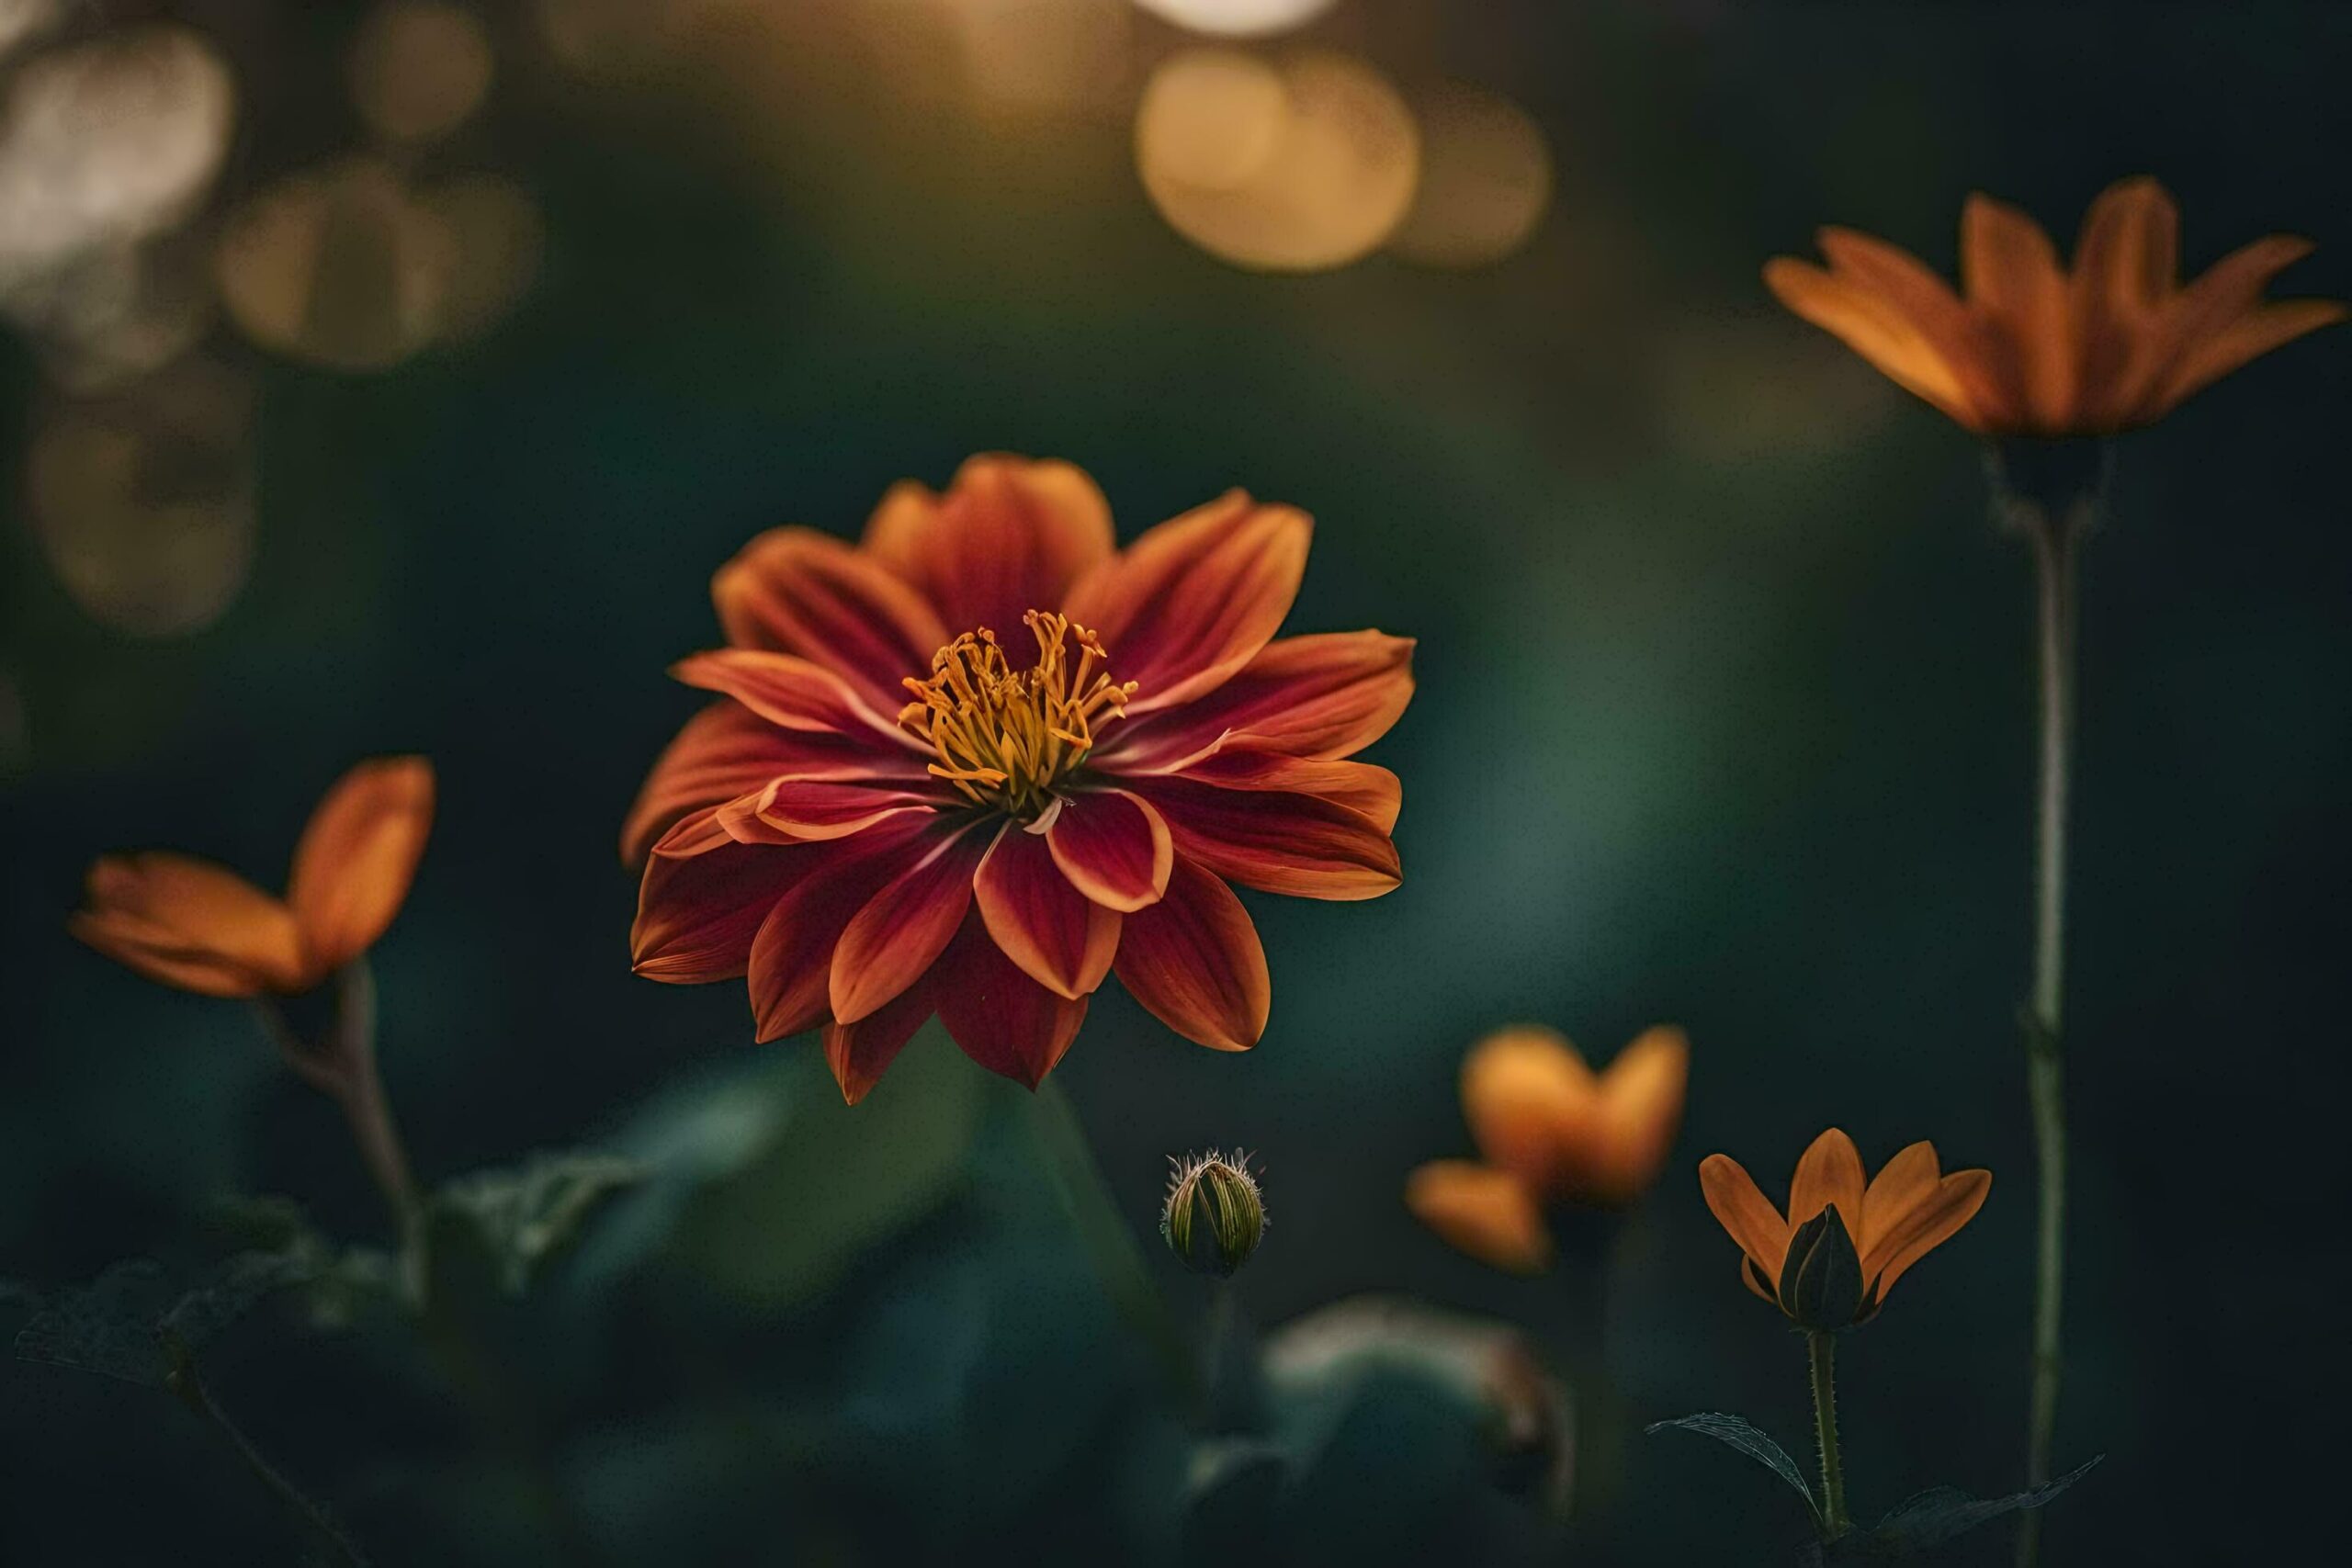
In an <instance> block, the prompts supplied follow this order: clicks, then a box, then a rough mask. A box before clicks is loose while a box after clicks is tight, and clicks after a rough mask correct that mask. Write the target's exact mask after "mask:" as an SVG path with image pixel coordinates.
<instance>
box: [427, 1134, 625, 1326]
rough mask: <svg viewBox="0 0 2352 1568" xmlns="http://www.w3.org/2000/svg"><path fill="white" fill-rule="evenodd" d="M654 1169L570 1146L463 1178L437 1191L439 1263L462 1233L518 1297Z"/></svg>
mask: <svg viewBox="0 0 2352 1568" xmlns="http://www.w3.org/2000/svg"><path fill="white" fill-rule="evenodd" d="M647 1174H648V1172H647V1168H646V1167H645V1166H643V1165H642V1164H640V1163H639V1162H638V1161H636V1160H633V1159H624V1158H621V1157H619V1156H615V1155H607V1154H600V1153H597V1152H595V1151H594V1150H567V1151H564V1152H562V1153H555V1154H538V1155H533V1156H531V1157H530V1158H528V1159H527V1160H526V1161H524V1162H523V1163H522V1164H521V1165H519V1166H515V1167H513V1168H508V1169H503V1170H488V1171H479V1172H476V1173H475V1174H473V1175H471V1176H463V1177H459V1178H458V1179H457V1180H455V1181H452V1182H449V1183H448V1184H447V1185H446V1186H444V1187H443V1188H441V1190H439V1191H437V1192H435V1193H434V1195H433V1200H432V1209H433V1221H434V1228H433V1235H434V1242H435V1255H436V1256H435V1267H436V1269H437V1268H438V1267H439V1254H440V1251H441V1248H442V1247H444V1246H446V1245H447V1243H448V1242H450V1241H451V1240H453V1239H458V1237H459V1236H461V1237H462V1238H463V1240H464V1241H465V1242H469V1243H470V1244H471V1246H472V1247H474V1248H477V1249H479V1251H480V1253H481V1255H482V1256H484V1257H485V1258H487V1259H488V1261H489V1265H490V1269H491V1271H492V1275H493V1276H494V1277H495V1279H496V1280H497V1281H498V1286H499V1288H500V1289H501V1290H503V1292H506V1294H508V1295H510V1296H519V1295H521V1294H522V1293H523V1292H525V1291H526V1290H528V1289H529V1288H530V1285H531V1282H532V1281H533V1280H536V1279H537V1278H538V1276H539V1273H540V1271H541V1270H542V1269H545V1268H546V1267H547V1265H548V1263H549V1262H551V1261H552V1260H554V1259H555V1258H558V1257H560V1256H561V1255H562V1254H563V1252H564V1251H565V1250H566V1249H567V1248H569V1247H572V1246H573V1245H574V1244H576V1243H577V1242H578V1241H579V1239H580V1237H581V1233H582V1227H583V1226H584V1225H585V1224H587V1221H588V1217H589V1215H590V1214H592V1213H594V1212H595V1210H596V1208H597V1206H598V1205H599V1204H601V1203H603V1202H605V1201H606V1200H607V1199H609V1198H611V1197H612V1196H613V1195H614V1194H616V1193H617V1192H619V1191H621V1190H624V1189H626V1188H629V1187H633V1186H635V1185H637V1184H638V1183H639V1182H640V1181H642V1180H644V1179H646V1176H647ZM453 1233H455V1234H453Z"/></svg>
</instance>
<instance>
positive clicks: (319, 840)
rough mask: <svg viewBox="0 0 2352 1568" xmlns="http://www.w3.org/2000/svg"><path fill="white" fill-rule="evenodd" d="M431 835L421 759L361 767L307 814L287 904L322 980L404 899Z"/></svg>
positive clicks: (370, 941) (364, 944)
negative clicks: (307, 819) (308, 819)
mask: <svg viewBox="0 0 2352 1568" xmlns="http://www.w3.org/2000/svg"><path fill="white" fill-rule="evenodd" d="M432 829H433V764H432V763H430V762H428V761H425V760H424V758H422V757H385V758H379V759H377V760H376V761H367V762H362V763H360V764H359V765H358V766H357V767H356V768H354V769H352V770H351V771H350V772H349V773H345V774H344V775H343V777H342V778H341V779H340V780H338V781H337V782H336V783H335V785H334V788H332V789H330V790H329V791H327V794H326V797H325V798H324V799H323V800H322V801H320V802H319V807H318V809H317V810H316V811H314V812H312V813H311V820H310V824H309V826H307V827H306V828H304V829H302V840H301V842H300V844H299V845H297V846H296V848H295V851H294V874H293V877H292V880H291V881H290V882H289V883H288V887H287V903H288V905H290V906H291V907H292V908H293V910H294V920H295V923H296V925H298V926H299V927H300V929H301V932H302V942H303V945H304V947H305V949H306V950H307V951H308V953H309V954H310V958H311V964H313V965H314V966H315V968H316V970H317V971H318V972H319V973H320V974H322V975H323V974H327V973H330V972H332V971H334V970H336V969H339V968H341V967H342V966H343V965H344V964H348V963H350V962H351V961H352V960H353V959H355V958H356V957H358V956H359V955H360V954H361V953H365V952H367V951H368V948H370V947H372V946H374V945H375V942H376V939H377V938H378V937H380V936H382V935H383V934H384V928H385V927H387V926H389V925H390V924H391V923H392V917H393V916H394V915H396V914H398V913H399V912H400V908H401V902H402V901H403V900H405V899H406V898H407V897H408V889H409V884H410V882H411V881H412V880H413V879H414V877H415V875H416V863H417V861H418V859H419V858H420V857H422V856H423V855H424V840H425V837H426V835H427V834H429V833H430V832H431V831H432Z"/></svg>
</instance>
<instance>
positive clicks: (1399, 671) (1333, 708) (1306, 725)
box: [1099, 631, 1414, 773]
mask: <svg viewBox="0 0 2352 1568" xmlns="http://www.w3.org/2000/svg"><path fill="white" fill-rule="evenodd" d="M1413 646H1414V645H1413V639H1412V638H1411V637H1390V636H1388V635H1387V634H1385V633H1384V632H1376V631H1363V632H1324V633H1317V634H1314V635H1311V636H1307V637H1283V638H1282V639H1280V640H1279V641H1276V642H1270V643H1268V644H1267V645H1266V646H1265V647H1264V648H1263V649H1260V650H1259V653H1258V656H1257V657H1256V658H1255V659H1252V660H1250V662H1249V663H1247V664H1245V665H1243V666H1242V667H1241V669H1240V671H1238V672H1237V673H1236V674H1235V675H1234V676H1233V678H1232V679H1231V680H1229V681H1227V682H1225V683H1224V684H1223V685H1221V686H1219V687H1217V688H1216V690H1215V691H1213V692H1210V693H1207V694H1204V695H1203V696H1201V697H1199V698H1196V699H1195V700H1194V701H1193V702H1190V703H1187V704H1185V705H1182V706H1181V707H1177V708H1172V709H1170V710H1168V711H1167V712H1164V713H1161V714H1159V715H1157V716H1147V717H1145V718H1143V719H1139V720H1136V721H1135V722H1133V723H1126V724H1122V725H1121V726H1120V727H1119V728H1116V729H1114V731H1113V732H1112V736H1111V739H1110V740H1109V741H1108V742H1107V743H1106V744H1105V745H1104V746H1103V749H1102V750H1101V752H1100V753H1099V755H1100V756H1101V757H1102V758H1103V765H1104V766H1106V767H1109V768H1111V769H1113V770H1114V772H1120V773H1173V772H1175V771H1177V770H1178V769H1179V768H1180V767H1182V764H1183V763H1184V762H1185V761H1188V760H1189V759H1192V758H1194V757H1197V756H1200V755H1202V754H1203V753H1205V752H1207V751H1209V750H1213V749H1215V748H1216V746H1217V745H1218V744H1219V743H1220V742H1221V741H1222V740H1224V739H1225V738H1226V737H1227V736H1228V735H1231V736H1235V737H1238V738H1239V739H1242V740H1245V741H1246V742H1247V743H1248V744H1249V745H1250V746H1253V747H1256V748H1258V749H1260V750H1268V751H1281V752H1284V753H1286V754H1288V755H1290V756H1294V757H1320V758H1335V757H1346V756H1351V755H1352V754H1354V753H1355V752H1358V751H1361V750H1363V749H1364V748H1365V747H1367V746H1369V745H1371V744H1372V743H1373V742H1374V741H1375V740H1377V739H1380V738H1381V737H1382V736H1384V735H1385V734H1387V733H1388V730H1389V728H1390V727H1391V726H1393V725H1395V724H1396V722H1397V717H1398V716H1400V715H1401V714H1403V713H1404V711H1405V705H1407V704H1408V703H1409V702H1410V701H1411V700H1412V697H1413Z"/></svg>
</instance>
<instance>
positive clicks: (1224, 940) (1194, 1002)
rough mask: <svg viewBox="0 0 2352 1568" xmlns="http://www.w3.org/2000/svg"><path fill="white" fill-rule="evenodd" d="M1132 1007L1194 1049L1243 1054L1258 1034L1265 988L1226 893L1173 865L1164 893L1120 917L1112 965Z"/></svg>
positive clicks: (1199, 873) (1195, 870)
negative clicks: (1133, 1001)
mask: <svg viewBox="0 0 2352 1568" xmlns="http://www.w3.org/2000/svg"><path fill="white" fill-rule="evenodd" d="M1113 969H1114V972H1115V973H1116V974H1117V975H1118V976H1119V983H1120V984H1121V985H1123V986H1125V987H1126V988H1127V990H1128V992H1129V994H1131V995H1132V996H1133V997H1134V998H1136V1001H1138V1002H1141V1003H1142V1004H1143V1005H1144V1007H1145V1009H1146V1010H1148V1011H1149V1012H1150V1013H1151V1014H1152V1016H1153V1017H1155V1018H1157V1019H1159V1021H1160V1022H1162V1023H1164V1024H1166V1025H1167V1026H1168V1027H1169V1028H1170V1029H1172V1030H1174V1031H1175V1032H1177V1033H1179V1034H1181V1035H1182V1036H1183V1037H1184V1038H1185V1039H1187V1040H1190V1041H1192V1042H1193V1043H1196V1044H1200V1045H1206V1046H1209V1047H1210V1048H1211V1049H1213V1050H1218V1051H1247V1050H1249V1049H1250V1047H1251V1046H1252V1045H1255V1044H1256V1043H1258V1041H1259V1039H1260V1038H1261V1036H1262V1035H1264V1033H1265V1032H1266V1016H1267V1013H1268V1011H1269V1010H1271V1008H1272V1005H1273V982H1272V978H1271V977H1270V976H1268V974H1267V972H1266V952H1265V949H1264V948H1262V947H1261V946H1260V945H1259V943H1258V931H1257V928H1256V927H1255V926H1253V925H1251V924H1250V915H1249V912H1248V911H1247V910H1245V909H1243V908H1242V907H1241V900H1240V899H1238V898H1236V897H1234V896H1233V890H1232V889H1231V888H1229V887H1227V886H1225V884H1224V883H1222V882H1220V881H1218V880H1217V879H1216V876H1214V875H1212V874H1210V873H1209V872H1207V871H1206V870H1204V869H1203V868H1202V867H1201V866H1199V865H1197V864H1194V863H1192V862H1190V861H1187V860H1185V859H1184V858H1183V857H1182V855H1179V856H1178V857H1177V859H1176V863H1175V865H1174V868H1173V869H1172V870H1171V871H1170V874H1169V877H1168V891H1167V894H1166V895H1165V896H1164V897H1162V898H1161V899H1160V900H1159V902H1158V903H1156V904H1153V905H1151V906H1150V907H1149V908H1143V909H1138V910H1136V912H1135V913H1133V914H1131V915H1129V916H1128V917H1127V918H1126V924H1125V928H1124V929H1123V930H1122V931H1121V932H1120V936H1119V953H1118V957H1117V959H1116V961H1115V962H1114V964H1113Z"/></svg>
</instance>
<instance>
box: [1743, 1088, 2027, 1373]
mask: <svg viewBox="0 0 2352 1568" xmlns="http://www.w3.org/2000/svg"><path fill="white" fill-rule="evenodd" d="M1699 1186H1700V1189H1701V1190H1702V1191H1703V1192H1704V1193H1705V1194H1706V1199H1707V1207H1708V1208H1709V1209H1710V1210H1712V1211H1713V1213H1714V1216H1715V1219H1716V1220H1717V1221H1718V1222H1719V1223H1720V1224H1722V1225H1723V1227H1724V1230H1725V1231H1727V1232H1729V1233H1730V1235H1731V1238H1732V1240H1734V1241H1736V1242H1737V1243H1738V1244H1739V1249H1740V1252H1741V1254H1742V1257H1741V1260H1740V1269H1739V1277H1740V1278H1741V1279H1742V1280H1745V1281H1746V1282H1747V1288H1748V1289H1749V1290H1751V1291H1753V1292H1756V1293H1757V1294H1758V1295H1759V1296H1761V1297H1763V1298H1764V1299H1765V1300H1766V1301H1768V1302H1770V1303H1772V1304H1773V1305H1775V1306H1777V1307H1779V1308H1780V1309H1781V1312H1783V1313H1784V1314H1787V1315H1788V1316H1789V1317H1791V1318H1792V1319H1793V1320H1795V1321H1797V1322H1798V1323H1800V1324H1802V1325H1804V1326H1806V1327H1809V1328H1821V1329H1836V1328H1841V1327H1844V1326H1846V1325H1849V1324H1854V1323H1865V1322H1868V1321H1869V1320H1870V1319H1871V1318H1872V1317H1874V1316H1876V1315H1877V1314H1878V1311H1879V1308H1881V1307H1882V1306H1883V1305H1885V1303H1886V1293H1887V1292H1889V1291H1891V1290H1893V1289H1894V1281H1895V1280H1899V1279H1901V1278H1902V1277H1903V1276H1904V1274H1905V1272H1907V1271H1908V1270H1909V1269H1910V1268H1911V1266H1912V1265H1913V1264H1915V1263H1917V1262H1918V1261H1919V1259H1921V1258H1925V1257H1926V1256H1927V1255H1928V1253H1930V1252H1932V1251H1934V1250H1935V1249H1936V1248H1937V1247H1941V1246H1942V1245H1943V1244H1944V1243H1945V1242H1947V1241H1949V1240H1951V1237H1952V1236H1953V1235H1955V1234H1956V1233H1957V1232H1958V1231H1959V1230H1960V1228H1961V1226H1962V1225H1964V1224H1967V1223H1968V1222H1969V1221H1970V1220H1973V1219H1974V1218H1975V1217H1976V1211H1977V1210H1979V1209H1981V1208H1983V1207H1984V1206H1985V1194H1986V1193H1987V1192H1989V1191H1991V1190H1992V1188H1993V1175H1992V1172H1990V1171H1986V1170H1956V1171H1953V1172H1952V1173H1951V1175H1949V1176H1946V1175H1945V1174H1943V1171H1942V1168H1940V1167H1939V1166H1938V1164H1937V1163H1936V1146H1935V1145H1933V1144H1928V1143H1917V1144H1913V1145H1911V1146H1910V1147H1908V1148H1906V1149H1905V1150H1904V1151H1903V1152H1902V1153H1900V1154H1898V1155H1896V1156H1894V1158H1893V1159H1891V1160H1888V1161H1887V1162H1886V1164H1885V1165H1884V1166H1883V1167H1882V1168H1880V1170H1879V1173H1878V1175H1877V1176H1875V1177H1873V1178H1871V1180H1870V1181H1869V1183H1868V1184H1867V1185H1865V1184H1864V1182H1863V1180H1862V1156H1861V1155H1860V1152H1859V1151H1857V1150H1856V1149H1855V1147H1854V1140H1853V1139H1851V1138H1849V1137H1848V1136H1847V1135H1846V1134H1843V1133H1841V1132H1839V1131H1838V1129H1836V1128H1835V1127H1833V1128H1831V1129H1830V1130H1829V1131H1828V1132H1826V1133H1824V1134H1821V1136H1819V1137H1818V1138H1815V1140H1814V1141H1813V1146H1812V1147H1810V1148H1808V1149H1806V1150H1805V1152H1804V1157H1803V1158H1801V1159H1799V1160H1798V1161H1797V1169H1796V1176H1795V1178H1794V1179H1792V1181H1791V1182H1790V1185H1789V1209H1788V1213H1786V1214H1785V1215H1783V1214H1782V1213H1781V1212H1780V1211H1779V1210H1777V1209H1775V1208H1773V1207H1772V1205H1771V1203H1770V1201H1768V1200H1767V1199H1766V1198H1765V1196H1764V1194H1763V1193H1762V1192H1761V1191H1759V1190H1758V1189H1757V1186H1756V1182H1755V1179H1753V1178H1751V1177H1750V1176H1749V1175H1748V1174H1747V1171H1746V1170H1745V1169H1743V1168H1741V1166H1740V1164H1739V1162H1738V1161H1737V1160H1736V1159H1733V1158H1732V1157H1731V1156H1728V1155H1709V1156H1707V1157H1706V1158H1705V1159H1704V1160H1702V1161H1701V1162H1700V1165H1699Z"/></svg>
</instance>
